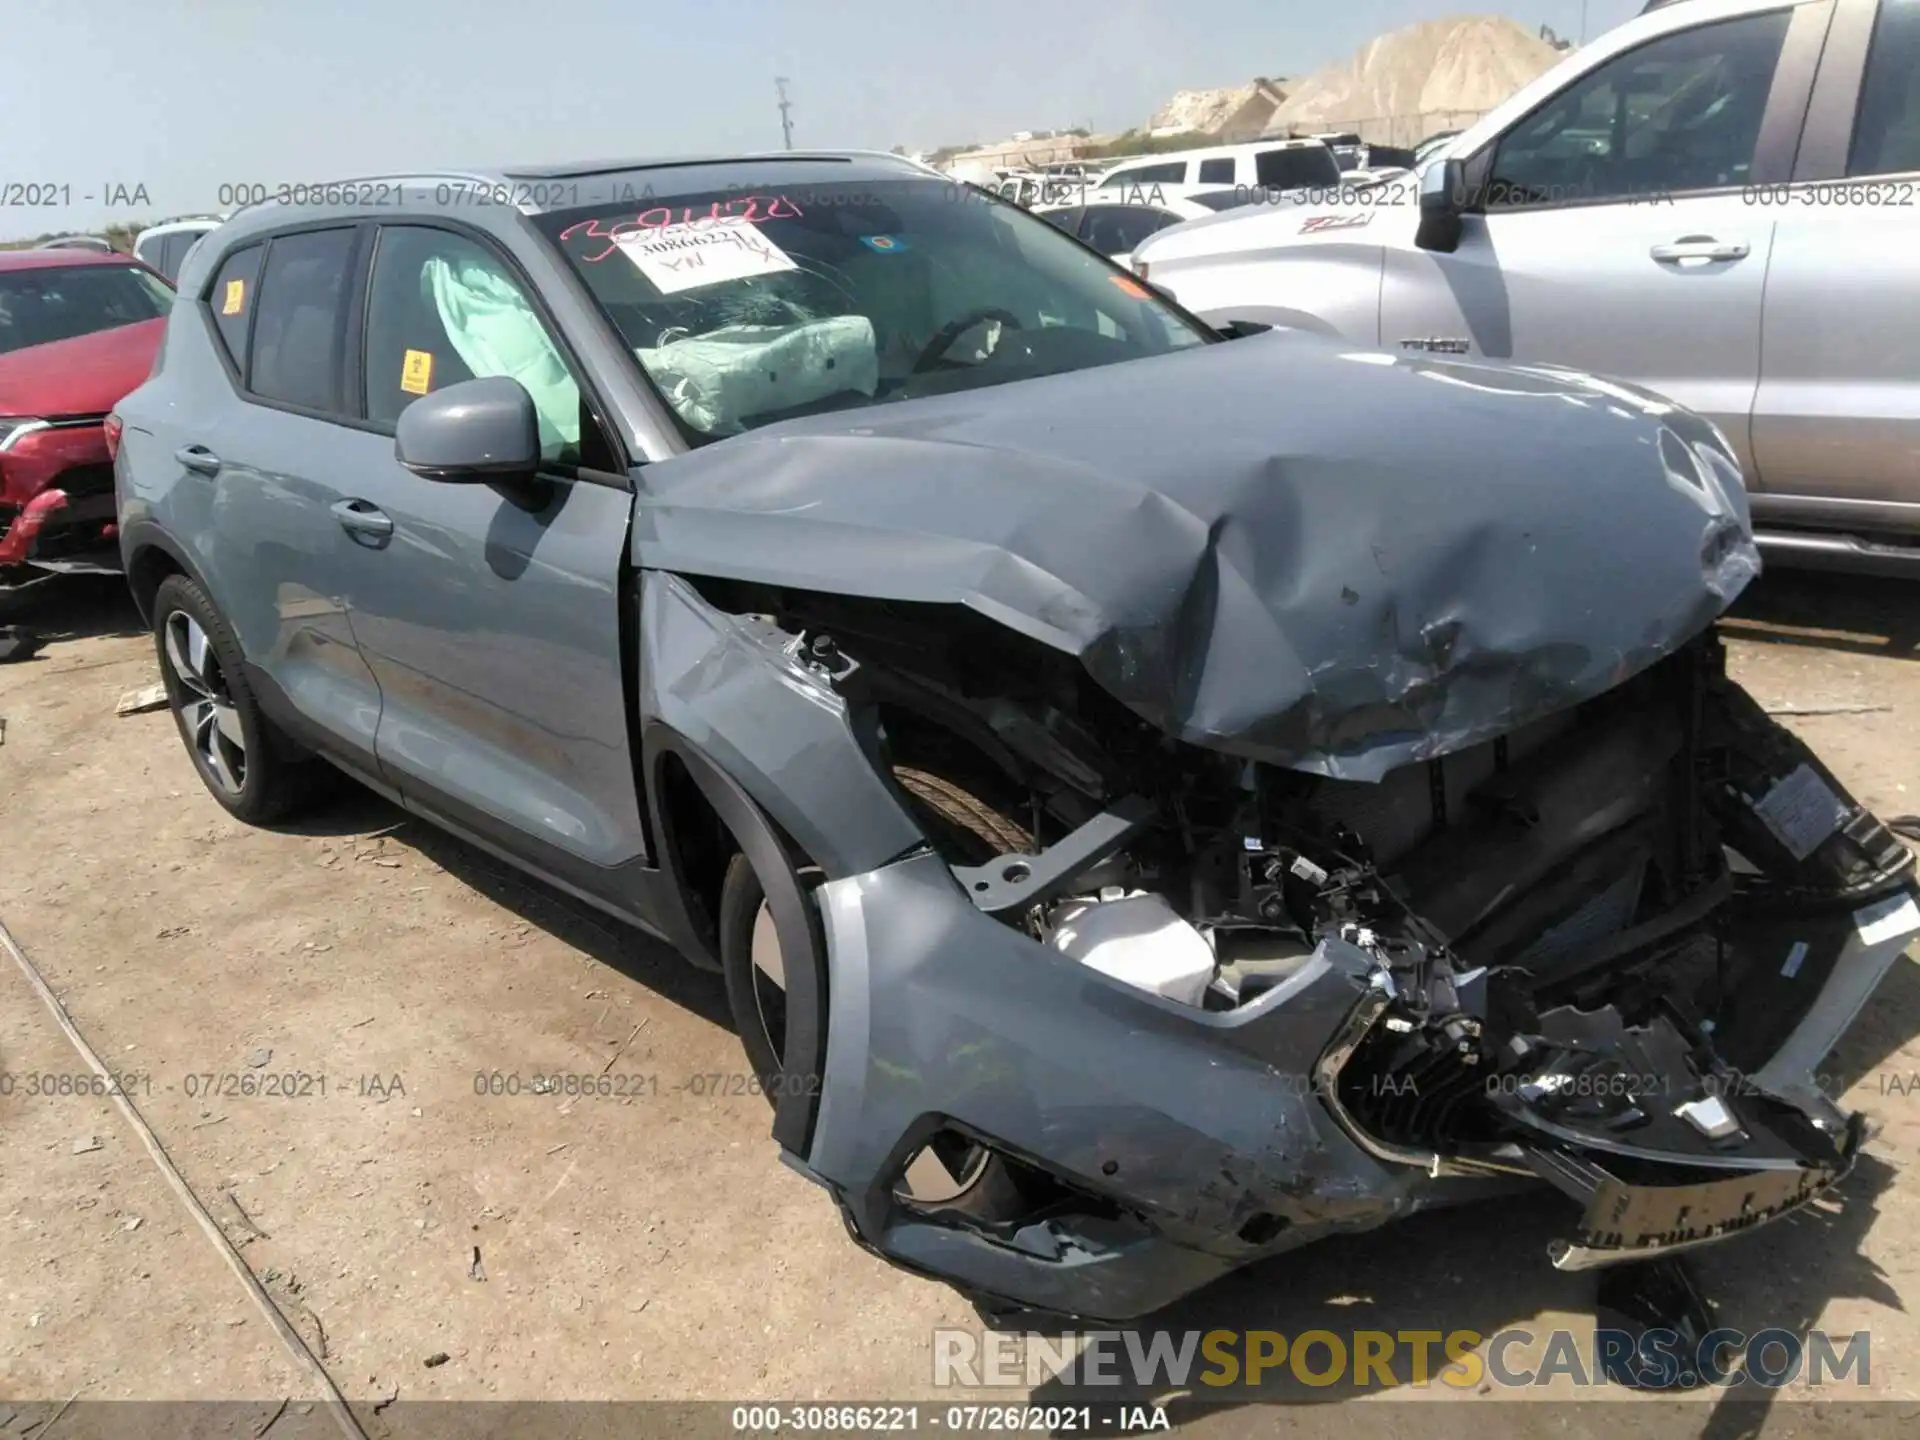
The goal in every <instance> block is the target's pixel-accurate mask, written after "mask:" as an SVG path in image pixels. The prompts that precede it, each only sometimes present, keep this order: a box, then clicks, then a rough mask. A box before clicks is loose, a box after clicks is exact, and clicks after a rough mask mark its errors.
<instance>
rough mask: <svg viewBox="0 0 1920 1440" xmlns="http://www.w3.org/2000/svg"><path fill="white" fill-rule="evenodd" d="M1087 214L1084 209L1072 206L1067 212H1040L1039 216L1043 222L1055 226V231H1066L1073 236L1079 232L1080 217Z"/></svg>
mask: <svg viewBox="0 0 1920 1440" xmlns="http://www.w3.org/2000/svg"><path fill="white" fill-rule="evenodd" d="M1086 213H1087V212H1086V210H1085V209H1084V208H1083V207H1081V206H1079V205H1072V206H1069V207H1068V208H1067V209H1065V210H1043V211H1040V212H1039V215H1040V218H1041V219H1042V220H1044V221H1046V222H1047V223H1048V224H1049V225H1051V226H1053V228H1054V229H1056V230H1064V231H1066V232H1067V234H1069V235H1072V234H1075V233H1077V232H1078V231H1079V229H1080V217H1081V216H1082V215H1084V214H1086Z"/></svg>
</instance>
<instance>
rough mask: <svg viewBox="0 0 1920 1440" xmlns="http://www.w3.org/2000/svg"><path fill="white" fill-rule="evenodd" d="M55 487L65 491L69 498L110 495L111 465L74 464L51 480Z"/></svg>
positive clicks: (82, 498) (79, 498)
mask: <svg viewBox="0 0 1920 1440" xmlns="http://www.w3.org/2000/svg"><path fill="white" fill-rule="evenodd" d="M53 483H54V485H55V487H57V488H58V489H61V490H64V491H66V492H67V498H68V499H69V500H84V499H87V498H88V497H89V496H93V495H111V494H112V493H113V466H111V465H75V466H73V467H72V468H71V469H67V470H62V471H61V472H60V473H59V474H58V475H57V476H55V477H54V481H53Z"/></svg>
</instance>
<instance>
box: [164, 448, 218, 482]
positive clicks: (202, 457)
mask: <svg viewBox="0 0 1920 1440" xmlns="http://www.w3.org/2000/svg"><path fill="white" fill-rule="evenodd" d="M173 458H174V459H176V460H178V461H179V462H180V463H181V464H182V465H184V466H185V467H186V468H187V469H189V470H191V471H193V472H194V474H196V475H218V474H219V473H220V457H219V456H218V455H216V454H214V453H213V452H212V451H211V450H209V449H207V447H206V446H204V445H182V446H181V447H180V448H179V449H178V450H176V451H174V452H173Z"/></svg>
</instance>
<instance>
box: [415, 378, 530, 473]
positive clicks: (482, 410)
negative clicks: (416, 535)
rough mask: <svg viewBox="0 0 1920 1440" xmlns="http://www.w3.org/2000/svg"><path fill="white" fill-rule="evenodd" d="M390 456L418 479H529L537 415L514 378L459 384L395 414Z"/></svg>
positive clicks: (424, 397) (425, 396) (423, 398)
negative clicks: (397, 418) (397, 414)
mask: <svg viewBox="0 0 1920 1440" xmlns="http://www.w3.org/2000/svg"><path fill="white" fill-rule="evenodd" d="M393 458H394V459H396V460H398V461H399V462H400V463H401V464H402V465H404V466H406V467H407V469H409V470H411V471H412V472H413V473H414V474H416V475H418V476H420V478H421V479H423V480H440V481H446V482H449V483H452V484H456V485H458V484H485V483H488V482H490V481H496V480H524V479H529V478H531V477H532V475H533V473H534V472H535V471H536V470H538V469H539V468H540V416H539V414H538V412H536V411H535V410H534V408H533V397H532V396H531V395H529V394H528V393H527V390H526V387H525V386H524V385H522V384H521V383H520V382H519V381H518V380H513V379H509V378H508V377H507V376H505V375H490V376H487V377H486V378H484V379H480V380H462V381H460V382H459V383H458V384H457V385H449V386H448V387H447V388H446V389H444V390H436V391H434V392H433V393H432V394H430V395H422V396H421V397H420V398H419V399H418V400H416V401H414V402H413V403H412V404H411V405H409V406H407V408H406V409H405V410H402V411H401V412H400V423H399V425H397V426H396V427H395V429H394V436H393Z"/></svg>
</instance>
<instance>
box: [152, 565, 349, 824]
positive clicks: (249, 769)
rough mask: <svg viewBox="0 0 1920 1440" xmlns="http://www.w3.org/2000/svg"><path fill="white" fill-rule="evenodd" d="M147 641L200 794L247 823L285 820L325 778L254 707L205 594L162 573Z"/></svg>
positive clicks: (229, 639) (237, 657)
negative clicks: (203, 790) (151, 645)
mask: <svg viewBox="0 0 1920 1440" xmlns="http://www.w3.org/2000/svg"><path fill="white" fill-rule="evenodd" d="M153 642H154V649H155V651H156V653H157V655H158V658H159V661H160V678H161V681H162V682H163V683H164V684H165V686H166V690H167V704H168V708H169V709H171V710H172V711H173V721H174V724H175V726H176V727H177V728H178V729H179V731H180V739H181V743H183V744H184V745H185V746H186V747H187V754H188V756H189V757H190V758H191V759H192V761H193V768H194V769H195V770H196V771H197V772H198V773H199V776H200V780H201V783H202V784H204V785H205V786H206V787H207V792H208V793H209V794H210V795H212V796H213V798H214V799H215V800H218V801H219V802H220V804H221V805H222V806H223V807H225V809H226V810H227V812H228V813H229V814H231V815H233V816H235V817H236V818H238V819H241V820H245V821H246V822H247V823H248V824H250V825H271V824H273V823H275V822H276V821H280V820H285V819H289V818H290V817H292V816H293V815H295V814H296V813H298V812H299V811H300V810H301V809H302V808H304V807H306V806H307V805H309V804H310V803H311V802H312V801H313V799H314V798H315V797H316V795H317V794H318V793H319V790H320V787H321V782H322V781H323V780H324V779H325V778H326V777H325V774H324V771H325V765H324V763H323V762H321V761H318V760H314V759H310V758H305V757H300V756H299V755H298V752H297V750H296V749H295V747H294V746H293V745H292V744H291V743H290V742H289V741H288V740H287V738H286V737H285V736H284V735H283V734H281V732H280V731H279V730H278V729H276V728H275V726H274V725H273V722H272V721H270V720H268V719H267V717H266V715H265V714H264V713H262V711H261V709H260V702H259V700H258V698H257V697H256V696H255V695H254V693H253V687H252V686H250V685H249V684H248V683H247V674H246V668H245V666H244V664H243V657H242V655H241V651H240V642H239V641H238V640H237V639H235V637H234V634H233V631H232V629H231V628H230V627H229V626H228V625H227V622H226V620H225V619H223V618H222V617H221V614H220V612H219V611H218V610H216V609H215V608H214V605H213V602H212V601H211V600H209V599H208V598H207V596H206V592H205V591H203V590H201V588H200V587H199V586H198V585H196V584H195V583H194V582H193V581H192V580H190V579H188V578H187V577H186V576H185V575H169V576H168V577H167V578H166V579H165V580H163V581H161V582H160V588H159V589H158V590H156V591H155V592H154V596H153Z"/></svg>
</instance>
